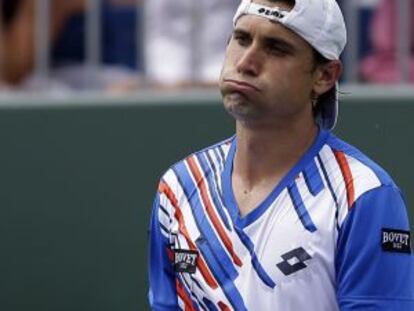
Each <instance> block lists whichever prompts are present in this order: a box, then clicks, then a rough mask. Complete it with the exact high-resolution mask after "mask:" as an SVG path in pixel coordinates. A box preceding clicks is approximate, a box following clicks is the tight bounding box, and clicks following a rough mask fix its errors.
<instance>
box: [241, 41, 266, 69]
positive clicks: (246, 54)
mask: <svg viewBox="0 0 414 311" xmlns="http://www.w3.org/2000/svg"><path fill="white" fill-rule="evenodd" d="M260 57H261V56H260V52H259V51H258V50H257V48H256V47H255V46H254V45H251V46H249V47H248V48H247V49H245V50H244V51H243V53H242V54H241V57H240V59H239V60H238V62H237V65H236V69H237V72H238V73H241V74H245V75H250V76H257V75H258V74H259V72H260V66H261V62H262V61H261V59H260Z"/></svg>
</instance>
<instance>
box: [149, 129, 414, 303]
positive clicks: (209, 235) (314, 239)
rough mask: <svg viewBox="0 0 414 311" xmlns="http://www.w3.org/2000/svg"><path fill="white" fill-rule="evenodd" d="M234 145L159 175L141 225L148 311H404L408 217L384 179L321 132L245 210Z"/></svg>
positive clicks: (412, 275)
mask: <svg viewBox="0 0 414 311" xmlns="http://www.w3.org/2000/svg"><path fill="white" fill-rule="evenodd" d="M236 148H237V146H236V139H235V138H234V137H233V138H232V139H230V140H227V141H224V142H222V143H219V144H217V145H214V146H212V147H210V148H207V149H204V150H202V151H200V152H197V153H195V154H192V155H190V156H189V157H187V158H186V159H184V160H183V161H181V162H179V163H177V164H175V165H174V166H172V168H170V169H169V170H168V171H167V172H166V173H165V174H164V176H163V177H162V179H161V181H160V184H159V188H158V192H157V195H156V199H155V203H154V207H153V214H152V221H151V228H150V257H149V270H150V271H149V275H150V291H149V300H150V305H151V308H152V310H156V311H167V310H171V311H172V310H185V311H190V310H222V311H223V310H236V311H244V310H253V311H267V310H269V311H302V310H307V311H308V310H309V311H333V310H364V311H367V310H393V311H394V310H395V311H396V310H398V311H409V310H410V311H412V310H414V256H413V255H412V254H411V247H410V232H409V222H408V217H407V211H406V207H405V204H404V201H403V199H402V196H401V193H400V191H399V189H398V188H397V186H396V185H395V184H394V182H393V181H392V179H391V178H390V177H389V176H388V174H387V173H386V172H385V171H384V170H383V169H382V168H380V167H379V166H378V165H377V164H375V163H374V162H372V161H371V160H369V159H368V158H367V157H366V156H364V155H363V154H362V153H361V152H360V151H358V150H357V149H355V148H354V147H352V146H350V145H348V144H346V143H344V142H343V141H341V140H339V139H338V138H337V137H335V136H334V135H333V134H331V133H330V132H327V131H320V133H319V135H318V137H317V139H316V140H315V142H314V144H313V146H312V147H311V148H310V149H309V150H308V151H307V152H306V154H305V155H304V156H303V157H302V159H301V160H300V161H299V162H298V163H297V164H296V165H295V167H293V168H292V169H291V171H290V172H289V173H288V174H287V175H286V176H285V177H284V178H283V179H282V180H281V182H280V183H279V184H278V185H277V186H276V187H275V188H274V189H273V191H272V192H271V193H270V194H269V196H268V197H267V198H266V199H265V200H264V201H263V202H262V203H261V204H260V205H259V206H258V207H257V208H256V209H254V210H253V211H252V212H251V213H250V214H248V215H246V216H245V217H241V216H240V214H239V210H238V206H237V203H236V200H235V197H234V194H233V190H232V185H231V174H232V166H233V159H234V154H235V151H236Z"/></svg>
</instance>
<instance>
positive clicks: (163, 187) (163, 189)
mask: <svg viewBox="0 0 414 311" xmlns="http://www.w3.org/2000/svg"><path fill="white" fill-rule="evenodd" d="M158 191H159V192H160V193H163V194H165V196H166V197H167V198H168V200H169V201H170V203H171V205H172V206H173V207H174V209H175V213H174V216H175V218H176V219H177V220H178V226H179V229H180V233H181V234H182V235H183V236H184V238H185V239H186V241H187V244H188V246H189V247H190V249H191V250H197V247H196V245H195V244H194V242H193V241H192V240H191V239H190V235H189V234H188V231H187V228H186V226H185V224H184V218H183V214H182V212H181V209H180V207H179V206H178V200H177V198H176V197H175V195H174V192H173V191H172V190H171V188H170V187H169V186H168V185H167V184H166V183H164V182H160V184H159V186H158ZM197 268H198V269H199V270H200V273H201V275H202V276H203V278H204V280H205V281H206V282H207V284H208V285H209V286H210V287H211V288H213V289H216V288H217V287H218V284H217V282H216V280H215V279H214V277H213V276H212V274H211V272H210V271H209V269H208V267H207V264H206V263H205V262H204V260H203V259H202V258H201V256H199V257H198V259H197Z"/></svg>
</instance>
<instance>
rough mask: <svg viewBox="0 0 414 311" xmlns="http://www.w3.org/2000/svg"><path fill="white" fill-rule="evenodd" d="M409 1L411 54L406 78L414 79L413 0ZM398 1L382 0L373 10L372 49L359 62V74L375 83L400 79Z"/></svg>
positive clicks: (370, 36) (398, 80)
mask: <svg viewBox="0 0 414 311" xmlns="http://www.w3.org/2000/svg"><path fill="white" fill-rule="evenodd" d="M407 1H410V2H411V29H410V30H411V31H410V32H411V34H410V38H408V37H407V39H410V42H411V58H410V69H409V72H410V74H409V80H410V82H411V83H412V82H414V1H413V0H407ZM397 5H398V1H391V0H382V1H381V3H380V4H379V6H378V8H377V9H376V11H375V12H374V15H373V18H372V22H371V27H370V33H369V39H370V41H371V42H370V43H371V49H372V50H371V53H369V55H368V56H367V57H365V58H364V59H363V60H362V62H361V67H360V73H361V78H362V79H363V80H364V81H367V82H374V83H396V82H400V81H402V73H401V72H400V67H399V60H398V52H397V51H398V38H399V31H398V19H399V16H398V11H397Z"/></svg>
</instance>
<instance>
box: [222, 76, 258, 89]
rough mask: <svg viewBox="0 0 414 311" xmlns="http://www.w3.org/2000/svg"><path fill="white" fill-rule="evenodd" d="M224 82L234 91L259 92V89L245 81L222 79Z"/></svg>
mask: <svg viewBox="0 0 414 311" xmlns="http://www.w3.org/2000/svg"><path fill="white" fill-rule="evenodd" d="M224 82H226V83H229V84H231V85H232V86H233V87H234V88H235V89H239V90H241V91H242V90H254V91H256V92H260V89H259V88H258V87H257V86H255V85H253V84H250V83H248V82H245V81H239V80H233V79H224Z"/></svg>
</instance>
